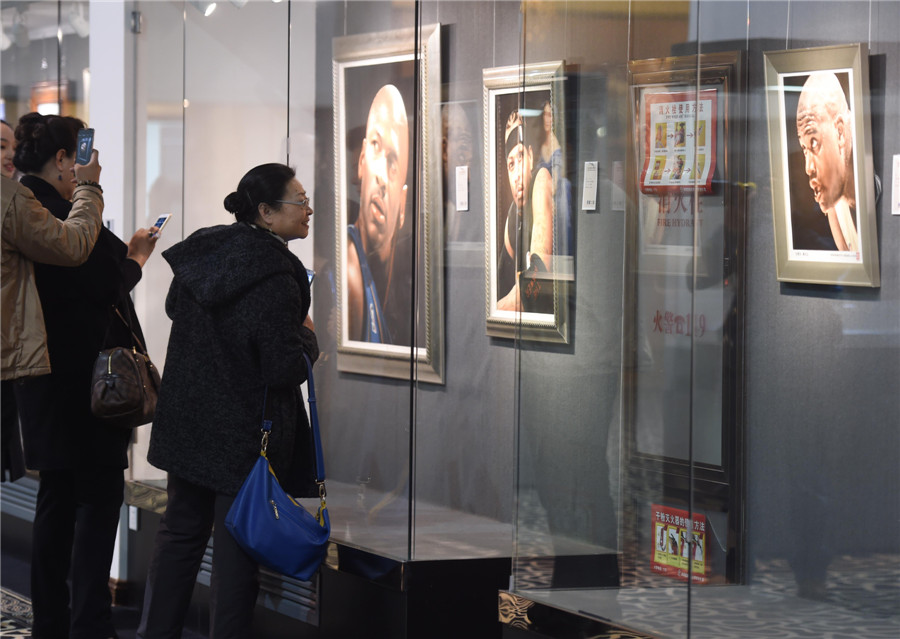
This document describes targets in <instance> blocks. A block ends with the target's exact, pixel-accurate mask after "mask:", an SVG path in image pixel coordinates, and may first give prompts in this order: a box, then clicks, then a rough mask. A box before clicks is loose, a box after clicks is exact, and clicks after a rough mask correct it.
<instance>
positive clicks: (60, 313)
mask: <svg viewBox="0 0 900 639" xmlns="http://www.w3.org/2000/svg"><path fill="white" fill-rule="evenodd" d="M22 184H24V185H25V186H27V187H28V188H29V189H31V190H32V192H34V195H35V197H37V199H38V200H39V201H40V202H41V204H42V205H43V206H44V207H45V208H46V209H48V210H49V211H50V212H51V213H52V214H53V215H55V216H56V217H58V218H59V219H61V220H65V219H66V218H68V216H69V212H70V211H71V210H72V203H71V202H69V201H68V200H66V199H64V198H63V197H62V196H61V195H60V194H59V192H58V191H57V190H56V189H55V188H53V186H52V185H50V184H48V183H47V182H45V181H44V180H42V179H41V178H39V177H36V176H33V175H26V176H24V177H23V178H22ZM127 253H128V246H127V245H126V244H125V243H124V242H123V241H122V240H120V239H119V238H118V237H116V235H115V234H114V233H113V232H112V231H110V230H109V229H107V228H105V227H101V228H100V235H99V236H98V238H97V243H96V244H95V245H94V249H93V250H92V251H91V255H90V257H89V258H88V259H87V261H86V262H85V263H84V264H82V265H81V266H77V267H74V268H70V267H63V266H51V265H48V264H35V267H34V273H35V281H36V283H37V289H38V294H39V295H40V298H41V307H42V308H43V312H44V324H45V325H46V328H47V348H48V351H49V353H50V368H51V371H52V372H51V373H50V376H49V384H40V385H25V386H23V389H24V390H23V391H22V392H21V394H20V396H19V400H20V401H19V406H18V408H19V411H20V415H21V418H22V439H23V444H24V449H25V464H26V466H27V467H28V468H31V469H33V470H65V469H72V468H77V467H83V466H85V465H92V466H106V467H113V468H126V467H127V466H128V455H127V450H128V444H129V442H130V441H131V435H132V431H131V430H126V429H122V428H118V427H114V426H109V425H107V424H105V423H104V422H102V421H100V420H98V419H97V418H96V417H94V415H93V413H91V401H90V389H91V374H92V371H93V368H94V360H95V359H96V358H97V354H98V353H99V352H100V350H101V349H103V348H107V347H110V346H131V345H132V338H131V333H130V331H129V329H128V327H127V326H126V325H125V324H124V323H123V322H122V320H120V319H119V318H118V316H116V315H115V313H114V312H113V311H112V309H113V307H114V305H115V306H117V307H118V308H119V309H120V311H121V313H122V314H123V315H124V316H125V317H126V318H129V317H130V318H131V321H132V327H133V328H134V331H135V333H136V334H137V336H138V337H139V339H140V340H141V342H142V343H144V336H143V333H142V332H141V326H140V323H139V322H138V319H137V315H136V314H135V313H134V306H133V305H132V303H131V297H130V296H129V292H130V291H131V289H133V288H134V286H135V285H136V284H137V283H138V282H139V281H140V279H141V267H140V265H139V264H138V263H137V262H135V261H134V260H131V259H128V258H126V257H125V256H126V255H127Z"/></svg>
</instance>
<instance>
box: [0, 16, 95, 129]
mask: <svg viewBox="0 0 900 639" xmlns="http://www.w3.org/2000/svg"><path fill="white" fill-rule="evenodd" d="M2 18H3V42H2V45H3V55H2V66H3V68H2V71H3V85H2V86H3V89H2V100H3V101H2V109H0V116H2V118H3V119H4V120H6V121H7V122H9V123H10V125H12V126H13V127H15V124H16V122H18V119H19V118H20V117H22V116H23V115H25V114H26V113H29V112H31V111H39V112H40V113H44V114H60V113H61V114H63V115H73V116H75V117H79V118H82V119H85V120H86V119H87V91H88V87H89V86H90V72H89V62H88V42H89V39H88V34H87V31H86V30H85V29H84V25H85V23H86V22H87V21H89V19H90V15H89V10H88V7H87V3H84V2H58V3H57V2H16V3H5V4H4V7H3V11H2ZM82 20H83V21H82ZM73 25H77V26H78V27H79V30H78V31H76V30H75V26H73Z"/></svg>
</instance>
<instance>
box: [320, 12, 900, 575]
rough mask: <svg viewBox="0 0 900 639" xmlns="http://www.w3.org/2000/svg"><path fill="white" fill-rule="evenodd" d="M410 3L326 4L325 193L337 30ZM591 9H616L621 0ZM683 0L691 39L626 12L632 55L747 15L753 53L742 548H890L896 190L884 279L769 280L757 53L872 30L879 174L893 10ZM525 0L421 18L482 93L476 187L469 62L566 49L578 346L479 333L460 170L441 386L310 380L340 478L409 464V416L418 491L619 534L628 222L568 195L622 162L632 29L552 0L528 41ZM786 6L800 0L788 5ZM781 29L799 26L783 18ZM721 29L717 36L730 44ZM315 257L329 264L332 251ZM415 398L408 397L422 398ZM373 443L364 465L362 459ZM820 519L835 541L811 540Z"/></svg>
mask: <svg viewBox="0 0 900 639" xmlns="http://www.w3.org/2000/svg"><path fill="white" fill-rule="evenodd" d="M413 6H414V5H413V4H412V3H410V4H409V5H402V6H398V5H396V4H394V3H367V2H362V3H350V4H348V5H343V4H337V3H323V4H320V5H319V6H318V12H317V24H316V28H317V34H318V45H317V46H318V51H317V60H316V69H317V73H316V77H317V87H316V91H317V120H316V140H317V148H316V152H317V157H318V159H319V161H318V163H317V165H318V168H317V174H316V184H317V191H318V192H320V193H328V192H333V191H334V175H333V168H332V167H333V161H334V158H333V150H332V138H333V129H332V127H333V120H332V84H331V77H332V75H331V39H330V38H331V36H336V35H343V34H353V33H364V32H377V31H380V30H389V29H393V28H398V27H405V26H410V25H412V24H413V19H414V13H413ZM568 6H571V3H568ZM603 6H604V7H607V8H609V11H610V12H612V13H615V11H616V10H617V9H616V8H615V7H613V5H612V3H608V4H606V5H603ZM616 6H618V5H616ZM691 6H692V7H694V8H696V6H700V7H701V8H702V12H703V16H702V19H700V20H697V21H696V23H695V24H694V23H692V28H693V29H695V30H696V31H698V32H699V33H694V34H692V35H688V34H687V33H675V34H674V35H672V34H671V33H670V35H669V37H672V38H674V40H670V41H668V42H667V41H664V40H662V39H660V38H657V37H656V36H654V38H655V39H653V41H652V42H649V41H645V40H646V38H643V37H642V31H641V29H642V25H644V24H646V25H648V26H647V30H648V32H649V30H650V29H651V26H652V25H655V24H656V21H654V20H653V19H651V18H649V17H647V16H636V17H635V19H634V21H633V22H632V23H631V29H632V30H631V34H632V37H633V38H634V39H635V40H636V41H637V42H636V43H635V44H634V46H633V47H632V51H640V52H641V53H642V57H651V56H655V55H669V54H671V51H673V50H674V49H675V48H677V47H676V45H677V44H678V43H681V44H682V45H685V43H687V46H689V47H690V46H691V39H692V38H695V39H696V40H699V42H700V48H701V50H714V49H716V48H717V42H720V41H722V40H723V38H724V37H725V36H723V33H722V31H723V29H722V25H731V26H734V25H740V27H741V29H746V25H747V24H748V20H749V24H750V31H749V32H747V33H746V39H745V40H744V41H743V43H742V42H741V41H737V48H739V49H740V50H742V51H743V52H744V53H745V60H746V61H747V67H746V72H747V77H748V84H749V92H748V94H747V95H746V96H745V97H746V100H747V109H746V111H747V112H748V113H749V114H750V117H749V121H748V122H747V123H746V129H747V136H746V140H745V141H744V142H743V144H744V146H743V148H741V149H738V150H737V152H738V153H742V154H744V159H745V162H746V167H747V168H746V176H744V178H745V180H746V182H750V183H753V184H754V185H755V187H754V188H752V189H750V191H749V196H748V205H747V215H746V228H745V233H746V236H745V237H746V243H745V256H746V278H745V281H744V282H743V285H744V290H745V293H746V312H745V324H744V327H745V335H744V353H745V370H744V380H745V384H744V393H745V398H744V399H745V410H746V414H745V418H746V433H747V439H746V449H745V453H746V461H747V473H746V474H747V501H746V506H747V517H746V521H747V528H748V533H747V541H748V543H749V558H750V559H751V562H750V563H751V565H752V560H754V559H755V558H763V557H769V556H780V557H789V558H794V559H802V558H803V557H802V555H803V553H807V552H819V556H821V557H830V556H832V555H833V554H834V553H836V552H845V551H851V550H852V551H865V552H870V551H872V552H874V551H889V552H897V550H898V540H900V523H898V522H900V503H898V500H897V498H896V495H897V494H898V488H900V485H898V472H897V468H896V462H897V451H898V449H900V429H898V428H897V424H898V408H900V400H898V388H900V303H898V297H900V281H898V266H900V264H898V261H900V251H898V247H900V228H898V224H897V223H896V219H895V218H892V216H891V215H890V208H889V197H888V196H882V198H881V199H880V201H879V203H878V206H877V220H878V222H877V224H878V235H879V254H880V259H881V287H880V288H878V289H865V288H851V287H829V286H811V285H810V286H806V285H791V284H780V283H778V282H777V281H776V277H775V258H774V254H773V251H774V248H773V221H772V198H771V185H770V181H769V149H768V133H767V120H766V116H765V112H766V107H765V93H764V79H763V57H762V53H763V51H765V50H768V49H771V48H773V46H774V45H773V43H780V42H784V45H783V46H782V45H780V44H779V46H778V48H799V47H805V46H821V45H827V44H836V43H844V42H856V41H862V42H869V46H870V52H871V57H870V66H871V70H872V73H871V83H872V96H871V111H872V114H871V115H872V132H873V148H872V150H873V156H874V165H875V172H876V173H877V174H878V175H879V176H881V178H882V180H883V181H884V183H885V187H886V188H887V187H888V186H889V183H888V180H889V179H890V178H891V173H890V158H891V155H892V154H893V153H896V152H897V149H898V147H900V145H898V142H900V140H898V137H900V126H898V122H900V117H898V114H900V107H898V101H900V74H898V73H897V69H898V67H900V45H898V43H897V32H896V26H897V25H898V24H900V5H897V3H872V4H870V5H860V4H858V3H852V2H847V3H832V5H830V10H829V12H827V15H826V14H824V13H823V14H822V15H816V14H814V13H805V12H804V14H803V15H802V16H800V15H798V14H797V12H798V9H797V5H796V3H794V4H793V5H792V4H791V3H788V2H778V3H774V2H756V3H752V4H751V5H749V7H748V5H747V4H744V3H732V2H721V3H713V2H704V3H701V4H700V5H691ZM345 7H346V13H345ZM519 7H520V5H519V3H514V2H497V3H471V2H458V3H453V2H450V3H446V2H441V3H425V4H423V5H422V22H423V23H426V24H427V23H433V22H440V23H441V24H443V25H444V28H443V29H442V34H441V35H442V42H441V46H442V51H443V65H442V66H443V73H442V80H443V83H444V90H443V95H442V101H445V102H447V101H453V102H457V101H458V102H463V103H465V102H470V103H475V107H474V108H475V112H476V113H478V114H479V122H478V127H476V128H477V130H476V133H475V139H476V141H478V142H477V143H476V145H475V159H474V160H473V165H472V167H471V169H470V170H471V175H472V181H473V182H475V181H477V180H479V179H480V176H479V175H478V171H483V170H484V168H483V167H484V158H483V148H482V146H481V144H480V140H482V139H483V138H482V136H483V122H482V121H481V119H482V117H481V115H480V114H481V100H482V84H481V70H482V69H483V68H488V67H492V66H506V65H512V64H516V63H518V62H519V61H520V60H521V59H522V58H524V59H525V60H527V61H531V60H534V61H544V60H556V59H564V60H566V62H567V65H568V67H569V72H568V77H569V80H570V81H569V82H568V85H569V88H568V89H567V93H566V100H567V105H566V109H567V118H568V120H569V122H568V124H569V129H570V136H571V138H570V140H569V144H570V145H571V149H572V150H571V155H570V161H571V165H570V167H569V174H570V177H571V178H572V179H573V182H574V183H575V185H576V188H575V190H574V193H575V198H574V199H575V202H576V208H575V210H576V211H577V215H576V222H575V224H576V237H577V262H576V280H577V287H576V292H575V297H574V300H573V302H572V307H571V313H572V320H573V324H572V340H571V343H570V344H568V345H559V346H548V345H540V344H534V343H525V342H523V343H522V344H521V345H520V346H521V348H520V350H519V351H518V352H517V351H516V349H515V346H516V344H515V343H514V342H513V341H512V340H508V339H501V338H490V337H487V336H486V335H485V331H484V322H485V317H484V276H485V274H484V267H483V259H484V255H483V250H484V247H483V244H484V221H483V220H484V204H483V202H482V201H481V198H483V191H482V190H481V189H480V185H479V187H478V188H477V189H476V187H474V186H473V188H472V190H471V191H470V198H471V210H470V211H468V212H467V213H466V214H465V216H464V217H460V218H459V219H458V220H457V221H456V224H455V225H454V226H453V227H452V228H451V229H450V230H448V232H447V237H446V238H445V244H446V251H445V255H444V258H445V260H444V261H445V271H444V277H445V300H444V315H445V331H446V334H445V344H446V352H447V356H446V364H447V366H446V371H447V373H446V384H445V385H443V386H435V385H428V384H421V385H419V386H417V387H412V388H411V387H410V385H409V384H408V383H406V382H402V381H397V380H388V379H384V378H376V377H368V376H360V375H351V374H345V373H338V372H337V370H336V367H335V366H334V364H333V359H332V364H331V365H329V366H327V367H324V375H323V377H324V378H325V379H324V380H323V383H322V384H321V388H322V389H323V391H322V393H323V397H322V403H323V404H324V405H325V406H327V407H328V410H329V411H330V420H331V422H332V428H331V431H332V432H330V433H329V435H328V437H329V440H330V441H328V442H326V443H327V445H329V446H331V447H335V446H336V447H339V448H340V449H341V450H342V451H345V450H346V451H350V452H347V453H346V455H345V453H343V452H342V453H341V454H340V457H341V458H342V461H341V462H340V463H338V464H337V468H332V469H331V470H332V477H336V478H338V479H341V480H347V481H353V480H354V478H355V475H356V474H358V473H359V472H360V468H374V469H375V475H374V476H373V482H375V483H377V482H378V481H379V480H380V481H382V483H383V484H384V486H385V487H388V488H389V487H390V486H391V485H392V482H394V481H395V480H396V478H397V477H398V476H400V475H401V472H400V471H399V470H398V469H401V468H403V467H404V466H405V464H406V463H407V459H408V452H409V437H410V430H409V428H410V424H414V428H415V451H416V462H417V466H418V468H417V474H416V482H417V484H416V486H417V495H418V497H419V498H424V499H426V500H430V501H436V502H438V503H442V504H445V505H449V506H452V507H455V508H462V509H465V510H470V511H473V512H478V513H482V514H486V515H489V516H492V517H499V518H500V519H504V520H509V519H511V517H512V505H513V500H514V498H515V497H517V496H518V497H519V499H520V506H521V500H522V497H523V495H525V494H526V493H528V494H529V495H530V496H531V497H533V498H535V499H532V500H531V501H532V502H535V503H537V504H538V509H540V510H542V511H543V514H545V515H547V518H548V520H549V521H550V522H551V523H550V524H549V525H550V526H551V528H553V529H554V532H559V533H561V534H565V535H567V536H572V537H575V538H578V539H584V540H589V541H592V542H594V543H600V544H607V545H615V543H616V530H615V524H616V516H617V505H616V502H615V500H616V495H617V477H618V470H619V469H618V467H617V465H618V460H619V449H618V445H619V441H618V434H619V429H620V416H619V411H618V407H617V404H618V398H619V394H620V384H619V377H620V366H621V361H622V355H623V353H622V339H623V330H622V324H621V318H622V309H623V303H628V300H624V301H623V297H624V295H625V293H624V290H625V289H624V286H623V267H624V261H625V259H626V256H625V247H624V240H625V219H624V214H623V213H621V212H612V211H609V210H605V209H602V208H601V210H599V211H598V212H596V213H585V212H582V211H580V208H579V207H578V204H579V203H580V189H579V188H577V185H579V184H580V182H579V181H580V178H581V175H580V172H581V167H582V166H583V164H584V162H585V161H587V160H597V161H599V162H600V167H601V189H600V194H599V201H600V202H601V203H602V202H604V201H608V198H609V191H608V189H609V179H610V176H611V170H612V163H613V161H616V160H620V161H624V160H625V144H624V140H625V139H626V135H625V133H624V131H625V130H626V127H627V126H628V121H627V115H625V114H626V113H627V102H626V100H627V98H626V97H625V95H626V94H625V91H624V88H623V86H624V83H625V79H626V74H625V69H626V65H627V54H626V51H627V50H628V49H627V46H626V45H627V43H626V42H625V41H624V37H625V35H624V34H626V33H627V30H622V29H619V28H618V26H622V25H625V24H626V23H625V21H624V20H620V19H619V18H618V17H617V16H615V15H613V16H612V17H609V19H608V20H607V21H606V23H605V24H607V25H609V26H610V29H609V32H608V33H606V32H604V33H601V34H598V33H597V32H596V30H595V29H586V28H585V27H584V25H585V24H590V22H589V20H597V19H599V18H598V16H599V17H602V16H601V15H600V14H601V12H600V11H599V10H598V11H596V12H595V13H591V12H590V11H589V9H590V7H589V6H588V5H587V4H585V5H577V6H575V7H573V8H572V10H571V11H572V13H571V14H570V15H568V16H564V14H563V9H560V8H558V7H557V8H555V9H551V10H549V14H550V16H549V18H547V20H546V21H545V22H542V23H541V24H543V25H545V28H546V32H549V33H556V34H562V36H561V37H555V38H541V37H537V35H536V34H537V32H538V30H537V29H536V28H535V27H534V24H535V23H529V27H528V32H527V33H528V37H527V38H526V46H527V50H526V51H524V52H523V50H522V48H521V47H522V37H521V31H522V28H523V26H522V16H521V14H520V12H519ZM620 8H621V7H620ZM581 11H585V12H586V13H585V14H584V15H582V14H580V13H579V12H581ZM789 11H793V12H794V15H793V16H792V19H790V20H789V19H788V18H789V17H790V16H788V12H789ZM870 12H874V14H875V15H870ZM748 13H749V15H748ZM545 17H546V16H545ZM582 17H584V19H583V20H582V19H581V18H582ZM564 18H567V19H564ZM801 18H802V19H801ZM554 20H555V22H554ZM685 22H686V21H682V23H677V24H681V26H684V23H685ZM670 24H676V22H675V21H670ZM786 24H790V29H791V32H790V34H785V29H786V27H785V25H786ZM870 24H871V36H870V34H869V31H870V27H869V25H870ZM838 25H839V26H838ZM653 28H654V29H655V27H653ZM554 29H557V31H553V30H554ZM667 29H669V28H668V27H667ZM671 31H673V29H669V32H671ZM653 33H654V34H655V33H660V32H657V31H653ZM734 37H735V36H733V35H729V36H728V38H729V40H731V42H729V47H731V46H732V45H733V44H734V41H733V40H732V39H733V38H734ZM611 43H616V44H615V45H613V44H611ZM694 46H695V47H696V45H694ZM682 48H683V47H682ZM601 128H605V130H608V131H609V135H608V136H607V137H606V139H604V138H602V137H600V136H597V135H593V133H592V132H596V131H598V130H600V129H601ZM333 206H334V205H333V202H332V203H329V202H327V201H326V200H325V199H324V198H320V200H319V202H317V209H316V214H317V216H318V218H319V220H320V224H319V226H318V227H317V234H316V254H317V255H318V256H323V255H324V256H330V255H333V252H334V239H335V238H334V236H333V233H332V230H331V229H330V228H329V225H328V224H322V223H321V220H323V219H325V218H326V217H330V216H333V214H334V210H333ZM460 215H462V214H460ZM320 268H321V269H325V271H327V269H328V268H330V267H329V265H328V259H327V258H326V259H324V260H321V263H320V265H318V266H317V270H320ZM321 272H323V271H321V270H320V273H321ZM320 290H321V289H320ZM333 307H334V304H333V299H329V298H328V297H324V298H323V297H317V298H316V308H317V309H318V311H317V313H321V309H323V308H325V309H332V308H333ZM319 316H320V317H321V316H322V315H319ZM328 349H330V351H329V350H328ZM326 355H327V356H329V357H333V356H334V348H333V345H332V344H328V345H326ZM411 392H415V393H417V395H416V398H415V399H416V401H415V402H414V403H413V402H411V401H410V399H411V396H410V393H411ZM517 401H518V403H517ZM413 407H414V410H415V413H414V417H413V418H411V417H410V414H411V413H410V411H411V410H412V409H413ZM388 423H389V425H388ZM373 424H374V425H373ZM517 437H518V440H516V438H517ZM516 444H518V451H519V454H518V457H516V455H515V454H514V450H515V448H514V447H515V445H516ZM366 451H368V453H367V454H368V457H369V458H370V459H371V460H374V461H370V462H366V461H365V460H362V459H361V458H362V457H365V456H366V455H365V454H364V453H365V452H366ZM515 465H517V469H518V473H519V474H518V477H517V479H518V485H519V487H520V492H519V493H518V494H517V493H516V492H515V488H514V486H515V484H514V481H515V480H516V477H515V476H514V468H515ZM860 531H863V533H862V534H860ZM817 532H821V533H822V535H821V537H822V538H827V542H824V543H823V544H819V545H818V546H817V545H816V544H808V543H806V541H805V540H807V539H809V538H810V537H811V536H812V537H815V536H816V533H817ZM819 546H821V548H820V549H819V550H816V548H818V547H819ZM809 548H813V551H808V549H809Z"/></svg>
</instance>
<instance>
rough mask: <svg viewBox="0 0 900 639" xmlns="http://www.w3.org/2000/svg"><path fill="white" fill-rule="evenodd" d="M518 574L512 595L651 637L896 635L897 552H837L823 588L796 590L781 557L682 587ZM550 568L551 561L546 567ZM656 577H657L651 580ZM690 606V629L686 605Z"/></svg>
mask: <svg viewBox="0 0 900 639" xmlns="http://www.w3.org/2000/svg"><path fill="white" fill-rule="evenodd" d="M531 568H532V569H533V572H532V573H531V574H530V575H527V577H526V575H520V577H523V579H521V580H520V581H519V582H518V583H519V585H525V584H528V586H527V587H526V588H524V589H522V590H518V591H517V594H519V595H521V596H523V597H526V598H528V599H529V600H531V601H536V602H539V603H543V604H546V605H550V606H553V607H555V608H559V609H562V610H568V611H570V612H573V613H575V614H576V615H585V616H588V617H591V616H599V617H601V618H607V619H611V620H613V621H615V622H618V623H620V624H622V625H624V626H626V627H629V628H634V629H636V630H639V631H641V632H645V633H648V634H650V635H652V636H654V637H660V638H664V637H665V638H670V637H671V638H675V637H687V636H690V637H691V639H722V638H723V637H728V638H729V639H760V638H763V637H765V638H766V639H768V638H770V637H779V639H794V638H797V639H801V638H802V639H847V638H848V637H865V638H866V639H897V638H898V637H900V582H898V577H897V576H898V574H900V558H898V557H897V556H896V555H871V556H868V557H840V558H836V559H835V560H834V561H833V562H831V564H830V565H829V567H828V577H827V581H826V584H825V586H824V587H823V588H822V590H821V591H818V592H816V593H813V595H812V596H810V595H806V596H801V595H800V593H798V591H797V584H796V580H795V579H794V574H793V572H792V571H791V570H790V567H789V566H788V564H787V562H786V561H783V560H771V561H767V562H759V563H757V565H756V568H755V577H754V578H753V580H752V581H751V583H750V584H748V585H744V586H704V587H695V588H693V590H692V592H691V597H690V602H688V593H687V588H686V587H685V586H684V585H683V584H677V585H676V584H675V582H673V581H671V580H668V581H666V580H665V578H660V577H656V578H655V579H652V577H651V578H648V580H647V581H644V582H643V584H642V585H641V586H636V587H628V588H618V589H605V590H570V591H560V590H553V589H547V588H546V586H545V585H541V582H543V583H544V584H546V583H548V582H549V581H550V575H548V574H546V573H545V574H543V575H541V574H540V572H541V571H540V570H539V565H538V564H533V565H532V566H531ZM546 568H547V569H548V570H552V564H548V565H547V566H546ZM653 582H655V583H653ZM688 606H690V611H691V614H690V633H688V628H687V623H688V615H687V610H688Z"/></svg>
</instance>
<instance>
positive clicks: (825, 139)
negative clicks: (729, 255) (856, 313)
mask: <svg viewBox="0 0 900 639" xmlns="http://www.w3.org/2000/svg"><path fill="white" fill-rule="evenodd" d="M764 56H765V82H766V106H767V113H768V123H769V158H770V169H771V177H772V215H773V221H774V225H775V266H776V274H777V279H778V280H779V281H781V282H803V283H810V284H831V285H841V286H870V287H877V286H880V275H879V268H878V229H877V216H876V208H875V184H874V169H873V166H872V130H871V117H870V110H869V65H868V49H867V47H866V45H864V44H859V43H857V44H846V45H835V46H827V47H815V48H809V49H794V50H789V51H767V52H765V53H764Z"/></svg>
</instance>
